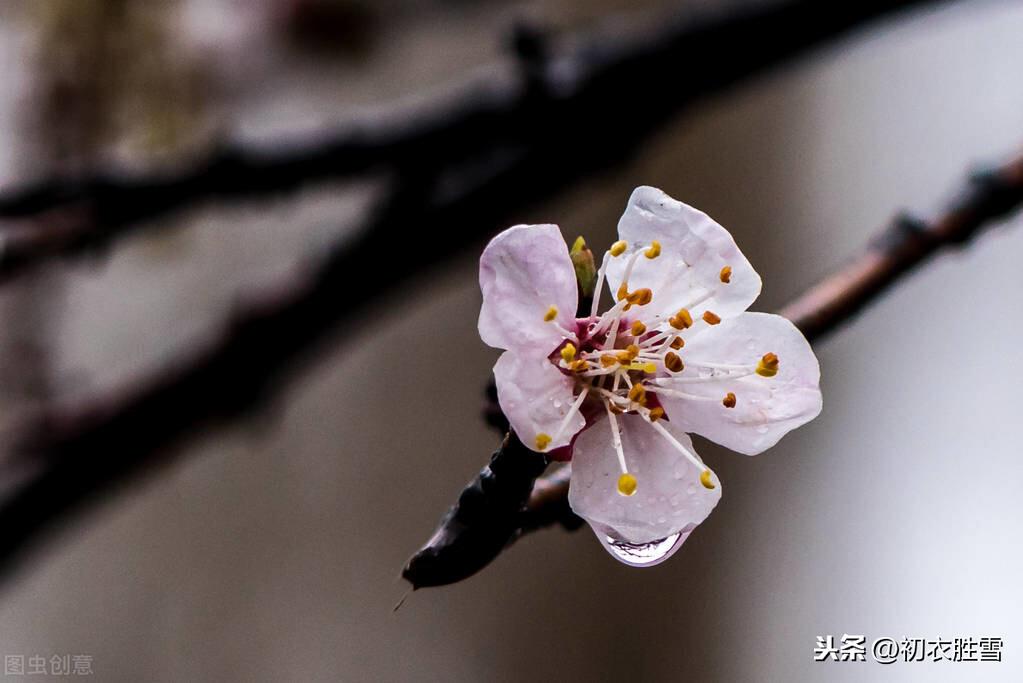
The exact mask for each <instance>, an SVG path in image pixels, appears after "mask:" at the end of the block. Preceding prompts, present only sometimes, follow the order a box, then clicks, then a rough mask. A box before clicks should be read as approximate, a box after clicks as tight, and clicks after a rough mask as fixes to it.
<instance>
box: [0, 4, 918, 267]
mask: <svg viewBox="0 0 1023 683" xmlns="http://www.w3.org/2000/svg"><path fill="white" fill-rule="evenodd" d="M923 2H924V0H863V1H861V2H857V3H838V4H835V3H821V2H817V1H815V0H797V1H794V2H776V3H765V4H764V5H763V6H756V7H750V6H743V5H740V6H739V7H737V8H733V9H732V10H731V11H730V13H718V14H707V15H702V16H701V15H696V16H690V15H686V16H682V17H670V18H665V17H657V18H656V20H652V21H649V22H646V23H644V24H642V25H638V24H637V25H633V26H629V27H624V28H623V27H622V26H621V25H616V26H614V27H608V28H606V29H605V30H597V31H594V32H592V33H589V34H586V35H581V36H573V37H570V39H563V40H557V41H555V40H553V39H550V40H549V39H547V38H546V37H545V36H544V35H542V34H541V33H539V32H537V31H533V30H530V29H520V30H519V31H518V33H517V35H516V38H515V46H516V52H517V57H518V61H517V62H516V63H514V64H506V65H504V66H503V67H500V68H495V69H491V70H489V71H488V72H486V73H484V74H481V76H480V77H479V78H478V79H476V80H475V81H473V82H472V83H470V84H469V85H468V86H467V87H465V88H464V89H461V90H459V91H457V92H454V93H452V94H450V95H445V96H442V97H439V98H437V99H435V100H433V101H430V102H428V103H427V104H425V105H419V106H416V107H413V108H406V109H403V110H400V111H394V112H391V113H389V114H387V115H383V116H379V115H377V116H373V117H367V118H366V119H364V120H361V121H356V122H353V123H351V124H349V125H346V126H342V127H340V128H338V129H336V130H324V131H321V132H319V133H317V134H313V135H307V136H302V137H295V138H293V139H284V140H278V141H275V142H273V143H270V144H266V145H261V146H257V145H243V144H225V145H223V146H222V147H220V148H219V149H215V150H213V151H212V152H210V153H209V154H208V155H207V156H206V157H205V158H204V159H203V160H202V161H200V162H198V163H196V164H194V165H192V166H188V167H185V168H181V169H178V170H162V171H154V172H149V173H141V174H139V173H138V172H136V171H129V170H117V169H106V170H99V171H95V172H89V173H82V174H77V175H74V176H69V177H56V178H49V179H45V180H41V181H38V182H35V183H32V184H30V185H27V186H24V187H21V188H14V189H7V190H6V191H5V192H2V193H0V218H4V219H8V225H6V226H3V227H2V228H0V229H2V232H0V238H2V246H3V249H2V250H0V278H3V277H6V276H10V275H12V274H13V273H15V272H17V271H19V270H22V269H24V268H25V267H27V266H31V265H32V264H34V263H37V262H39V261H41V260H45V259H47V258H50V257H53V256H55V255H58V254H66V253H74V252H78V251H82V250H85V249H89V248H97V247H102V246H105V245H106V244H108V243H109V242H110V241H112V240H114V239H116V238H117V237H119V236H121V235H123V234H125V233H128V232H130V231H133V230H137V229H143V228H144V227H145V226H152V225H155V224H156V223H155V222H149V223H144V222H143V221H146V220H148V219H154V218H157V217H159V216H161V215H164V214H166V213H168V212H172V211H175V210H180V209H182V208H184V207H187V206H189V205H191V204H194V203H196V202H199V201H202V200H207V199H215V198H227V197H259V196H264V195H267V194H270V193H279V192H286V191H289V190H293V189H295V188H297V187H300V186H302V185H304V184H307V183H310V182H314V181H324V180H328V179H338V178H345V177H352V176H355V175H366V174H369V173H374V174H375V173H387V174H389V175H390V177H391V178H392V179H393V181H394V182H395V184H396V185H397V186H399V187H401V188H404V189H407V190H410V191H413V192H415V193H417V194H418V195H419V196H418V197H416V200H417V201H418V202H419V203H420V204H421V205H423V206H424V207H425V208H429V206H431V205H435V204H436V205H441V206H443V205H445V204H450V203H457V201H458V196H459V195H463V194H465V193H469V194H473V195H476V194H478V195H480V196H482V195H483V194H486V193H487V192H488V191H490V192H492V193H493V197H494V198H495V199H499V200H500V201H501V202H504V203H506V204H507V203H509V202H510V201H512V200H511V199H510V198H511V196H512V195H513V194H515V195H516V197H521V199H516V200H515V203H518V204H520V205H521V204H523V203H525V202H526V201H528V200H529V199H530V198H534V197H536V196H541V195H549V194H551V193H552V192H553V191H554V190H556V189H558V188H560V187H563V186H565V185H567V184H569V183H571V182H574V181H575V180H576V179H577V178H579V177H580V176H581V175H583V174H587V173H593V172H594V171H597V170H601V169H604V168H607V167H609V166H611V165H613V164H615V163H617V162H619V161H621V160H622V159H623V158H625V157H627V156H628V155H629V153H630V152H631V151H632V150H633V149H635V148H636V147H637V146H638V144H639V143H640V142H641V141H642V140H643V139H644V138H645V137H646V136H647V135H649V134H650V133H651V132H652V131H653V130H655V129H656V128H657V126H658V125H660V124H661V123H663V122H664V121H665V120H666V119H668V118H669V117H670V116H672V115H673V114H675V113H677V112H678V110H679V109H680V108H682V107H683V106H685V105H687V104H690V103H692V102H693V101H695V100H697V99H698V98H699V97H701V96H704V95H706V94H708V93H711V92H713V91H715V90H720V89H721V88H722V87H724V86H727V85H729V84H731V83H733V82H735V81H737V80H739V79H741V78H743V77H746V76H749V75H752V74H756V73H760V72H762V71H764V70H765V69H766V68H768V67H771V66H773V65H775V64H778V63H779V62H781V61H783V60H784V59H786V58H789V57H792V56H793V55H795V54H797V53H798V52H800V51H802V50H805V49H807V48H810V47H813V46H815V45H818V44H821V43H823V42H826V41H827V40H829V39H833V38H835V37H836V36H839V35H841V34H842V33H843V32H845V31H847V30H849V29H852V28H855V27H857V26H859V25H861V24H863V23H865V22H867V21H869V20H871V19H875V18H877V17H879V16H881V15H883V14H885V13H888V12H892V11H894V10H899V9H903V8H907V7H910V6H913V5H918V4H923ZM555 43H557V45H555ZM626 105H627V106H626ZM612 112H613V117H612V116H610V115H609V114H610V113H612ZM595 141H599V144H594V143H595ZM512 181H514V184H512ZM477 190H478V192H477ZM497 190H500V191H497ZM452 193H453V194H454V195H455V197H454V198H452V197H450V195H451V194H452ZM408 199H409V195H408V193H407V192H401V193H400V195H398V196H396V197H395V198H394V200H395V203H397V202H398V201H399V200H400V201H407V200H408ZM10 219H20V220H17V221H11V220H10ZM12 222H13V224H12ZM19 223H20V224H19ZM418 223H419V224H423V221H422V220H419V221H418ZM490 225H492V219H491V220H490V221H487V220H481V221H479V222H478V223H477V225H476V228H477V229H476V231H475V232H476V234H479V233H482V232H485V231H486V230H487V229H489V226H490Z"/></svg>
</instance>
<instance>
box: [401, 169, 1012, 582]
mask: <svg viewBox="0 0 1023 683" xmlns="http://www.w3.org/2000/svg"><path fill="white" fill-rule="evenodd" d="M1021 207H1023V155H1020V156H1018V157H1017V158H1015V159H1013V160H1012V161H1010V162H1008V163H1006V164H1004V165H1002V166H999V167H996V168H993V169H990V170H987V171H984V172H981V173H976V174H973V175H971V176H970V177H969V179H968V182H967V183H966V184H965V185H964V187H963V188H961V189H960V191H959V192H958V194H957V195H956V196H955V198H954V199H953V200H952V201H950V202H949V204H948V206H947V207H946V208H945V209H944V210H942V211H939V212H938V213H937V214H935V215H934V216H933V217H931V218H929V219H924V218H914V217H910V216H908V215H901V216H898V217H896V218H895V219H894V220H893V221H892V222H891V224H890V225H889V226H888V227H887V228H885V229H884V230H883V231H882V232H881V233H880V234H878V236H877V237H875V238H874V239H873V240H872V241H871V242H870V243H869V244H868V245H867V248H866V249H865V250H864V251H863V253H862V254H860V255H859V256H857V257H856V258H854V259H853V260H851V261H850V262H849V263H848V264H846V265H845V266H843V267H842V268H840V269H839V270H838V271H836V272H835V273H833V274H831V275H829V276H828V277H826V278H825V279H823V280H822V281H821V282H819V283H818V284H816V285H814V286H813V287H811V288H810V289H808V290H807V291H806V292H805V293H804V294H802V295H801V296H799V297H797V298H796V299H795V300H794V301H792V302H791V303H790V304H788V305H787V306H785V307H784V308H782V309H781V311H779V313H781V315H784V316H785V317H787V318H789V319H790V320H792V322H794V323H795V324H796V326H797V327H798V328H799V329H800V330H802V331H803V334H805V335H806V337H807V339H809V340H810V341H816V340H819V339H820V338H821V337H823V336H825V335H827V334H829V333H830V332H833V331H834V330H836V329H838V328H839V327H841V326H842V325H843V324H845V323H847V322H848V321H849V320H851V319H852V318H853V317H854V316H855V315H856V314H857V313H858V312H859V311H860V310H862V309H863V308H864V307H865V306H867V305H869V304H870V303H872V302H874V301H877V300H878V298H879V297H880V295H881V294H883V293H884V291H885V290H886V289H888V287H890V286H892V285H893V284H895V283H897V282H898V281H899V280H900V279H902V278H903V277H905V276H906V275H908V274H909V273H910V272H912V271H913V270H914V269H915V268H917V267H919V266H920V265H921V264H923V263H925V262H926V261H927V260H928V259H929V258H931V257H933V256H934V255H936V254H937V253H939V252H940V251H942V250H943V249H947V248H950V247H955V246H959V245H961V244H964V243H965V242H968V241H969V240H971V239H972V238H974V237H976V236H977V235H978V234H979V233H980V232H981V231H982V230H983V229H984V228H986V227H989V226H991V225H993V224H994V223H995V222H996V221H997V220H998V219H1000V218H1003V217H1005V216H1006V215H1007V214H1009V213H1010V212H1012V211H1015V210H1017V209H1020V208H1021ZM492 413H493V409H492V408H491V409H490V410H489V411H488V420H490V419H493V417H492ZM523 450H525V449H523ZM570 475H571V466H566V467H563V468H561V469H559V470H557V471H556V472H554V473H553V474H550V475H548V476H546V477H541V478H539V479H537V480H536V485H535V486H534V488H533V493H532V495H530V497H529V499H528V502H527V503H526V505H524V506H523V507H522V508H521V509H520V511H519V515H518V518H517V520H516V523H515V524H514V525H513V526H509V525H508V523H507V520H504V526H502V527H501V528H500V529H494V528H491V531H493V532H494V534H495V535H497V534H501V536H500V538H498V539H497V540H501V541H503V543H502V544H501V545H499V546H495V539H494V538H490V539H489V540H490V543H491V545H490V546H488V547H487V548H486V549H481V550H484V552H475V553H474V552H472V548H471V547H470V548H469V549H468V550H467V549H466V547H465V546H466V543H465V540H466V539H463V538H462V537H460V531H461V529H460V528H457V527H454V528H453V527H451V526H449V524H450V513H449V517H445V518H444V519H442V520H441V523H440V527H439V528H438V531H437V532H436V533H435V534H434V536H433V537H432V538H431V539H430V540H429V541H427V543H426V545H425V546H424V547H423V549H421V550H420V551H419V552H418V553H416V555H414V556H413V557H412V559H411V560H410V561H409V564H408V566H406V568H405V571H404V572H403V575H404V576H405V578H406V579H407V580H408V581H409V582H410V583H411V584H412V585H413V587H415V588H420V587H424V586H434V585H440V584H443V583H454V582H455V581H459V580H461V579H463V578H465V577H466V576H469V575H471V574H473V573H475V572H477V571H479V570H480V569H482V568H483V567H484V566H485V565H486V564H487V563H489V562H490V560H492V559H493V558H494V557H495V556H496V554H497V553H496V552H493V548H494V547H500V548H503V547H505V546H506V545H508V544H510V543H512V542H514V541H515V540H516V539H518V538H519V537H521V536H522V535H523V534H526V533H529V532H531V531H536V530H538V529H543V528H547V527H551V526H555V525H558V524H560V525H562V526H564V527H565V528H568V529H575V528H578V527H579V526H580V524H581V520H580V519H579V518H578V517H577V516H576V515H575V514H574V513H573V512H572V510H571V508H569V506H568V480H569V476H570ZM456 507H457V506H456ZM472 531H475V530H472ZM467 533H469V532H467ZM467 538H468V537H467ZM470 545H471V544H470ZM448 547H456V548H458V549H459V554H458V555H455V554H450V555H448V554H447V553H446V550H447V548H448ZM422 557H428V558H429V568H430V573H429V575H428V576H423V575H421V574H420V572H419V571H418V570H419V567H420V564H419V562H420V558H422ZM444 577H446V578H447V579H448V580H446V581H439V580H438V579H439V578H444Z"/></svg>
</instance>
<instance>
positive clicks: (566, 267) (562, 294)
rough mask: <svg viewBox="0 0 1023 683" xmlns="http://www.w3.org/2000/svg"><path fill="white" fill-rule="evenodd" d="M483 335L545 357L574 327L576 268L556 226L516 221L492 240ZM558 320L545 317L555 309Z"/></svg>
mask: <svg viewBox="0 0 1023 683" xmlns="http://www.w3.org/2000/svg"><path fill="white" fill-rule="evenodd" d="M480 289H482V290H483V307H482V308H481V309H480V319H479V330H480V337H482V338H483V341H484V342H485V343H487V344H488V345H490V346H493V347H495V348H498V349H519V350H526V349H531V350H534V351H539V352H541V353H542V354H543V355H546V354H548V353H550V352H551V351H553V350H554V349H555V348H556V347H557V346H558V344H559V343H560V342H561V340H562V339H563V338H564V335H563V333H562V331H561V328H565V329H568V330H573V329H575V313H576V304H577V301H578V293H577V291H576V281H575V269H574V268H573V267H572V260H571V258H569V255H568V247H567V246H566V245H565V240H564V239H563V238H562V236H561V231H560V230H559V229H558V226H556V225H516V226H514V227H511V228H508V229H507V230H505V231H504V232H502V233H501V234H499V235H498V236H497V237H495V238H494V239H492V240H491V241H490V244H488V245H487V248H486V249H484V250H483V256H481V257H480ZM552 306H553V307H554V308H555V309H556V311H557V315H556V317H555V318H554V320H553V321H545V320H544V316H545V315H546V314H547V313H548V311H549V310H550V309H551V307H552Z"/></svg>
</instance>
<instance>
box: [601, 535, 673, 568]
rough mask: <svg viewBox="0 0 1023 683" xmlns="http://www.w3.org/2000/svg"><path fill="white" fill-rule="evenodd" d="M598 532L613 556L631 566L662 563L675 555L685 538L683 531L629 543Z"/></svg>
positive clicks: (650, 565) (602, 543) (605, 547)
mask: <svg viewBox="0 0 1023 683" xmlns="http://www.w3.org/2000/svg"><path fill="white" fill-rule="evenodd" d="M596 533H597V538H598V539H599V540H600V544H601V545H602V546H604V550H606V551H607V552H608V553H610V555H611V557H613V558H615V559H616V560H618V561H619V562H622V563H623V564H627V565H629V566H630V567H652V566H654V565H655V564H660V563H661V562H664V561H665V560H666V559H668V558H669V557H671V556H672V555H674V554H675V552H676V551H677V550H678V549H679V548H681V547H682V541H684V540H685V538H683V536H682V533H681V532H678V533H674V534H671V535H670V536H667V537H666V538H662V539H660V540H657V541H650V542H649V543H627V542H626V541H619V540H616V539H614V538H611V537H610V536H608V535H607V534H602V533H599V532H596Z"/></svg>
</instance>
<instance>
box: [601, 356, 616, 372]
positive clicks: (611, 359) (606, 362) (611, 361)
mask: <svg viewBox="0 0 1023 683" xmlns="http://www.w3.org/2000/svg"><path fill="white" fill-rule="evenodd" d="M617 364H618V358H617V357H615V356H612V355H611V354H610V353H605V354H604V355H602V356H601V357H600V365H601V366H602V367H605V368H609V367H611V366H613V365H617Z"/></svg>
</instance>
